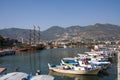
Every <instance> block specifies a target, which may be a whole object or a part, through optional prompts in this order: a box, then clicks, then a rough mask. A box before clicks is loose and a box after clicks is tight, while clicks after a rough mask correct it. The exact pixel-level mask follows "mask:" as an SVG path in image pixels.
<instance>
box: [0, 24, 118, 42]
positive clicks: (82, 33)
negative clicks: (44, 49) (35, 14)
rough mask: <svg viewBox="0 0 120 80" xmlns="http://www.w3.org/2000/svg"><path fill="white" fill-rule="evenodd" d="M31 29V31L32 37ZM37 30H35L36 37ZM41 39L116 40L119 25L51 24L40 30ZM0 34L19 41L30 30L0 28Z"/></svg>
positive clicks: (25, 36) (27, 35)
mask: <svg viewBox="0 0 120 80" xmlns="http://www.w3.org/2000/svg"><path fill="white" fill-rule="evenodd" d="M33 31H34V30H32V32H31V34H32V37H33ZM37 33H38V31H36V32H35V34H36V35H37V36H36V38H38V34H37ZM40 34H41V36H40V38H41V40H61V39H62V40H76V39H77V40H83V39H95V40H117V39H120V26H119V25H113V24H100V23H96V24H94V25H88V26H79V25H76V26H70V27H67V28H62V27H60V26H52V27H51V28H49V29H47V30H45V31H41V33H40ZM0 35H2V36H5V37H10V38H13V39H18V40H19V41H21V39H22V38H23V39H24V41H28V40H29V38H30V37H29V35H30V30H29V29H19V28H8V29H1V30H0Z"/></svg>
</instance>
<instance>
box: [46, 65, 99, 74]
mask: <svg viewBox="0 0 120 80" xmlns="http://www.w3.org/2000/svg"><path fill="white" fill-rule="evenodd" d="M48 67H49V70H52V71H55V72H59V73H66V74H82V75H97V74H98V72H99V71H100V69H99V68H94V69H88V68H87V69H86V68H85V67H76V66H73V67H71V68H70V67H68V66H65V65H52V64H49V63H48Z"/></svg>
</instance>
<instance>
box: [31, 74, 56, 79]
mask: <svg viewBox="0 0 120 80" xmlns="http://www.w3.org/2000/svg"><path fill="white" fill-rule="evenodd" d="M31 80H54V77H53V76H50V75H38V76H34V77H32V79H31Z"/></svg>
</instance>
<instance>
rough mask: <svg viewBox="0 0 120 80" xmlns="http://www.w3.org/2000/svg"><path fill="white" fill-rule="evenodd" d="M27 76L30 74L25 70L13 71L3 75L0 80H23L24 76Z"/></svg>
mask: <svg viewBox="0 0 120 80" xmlns="http://www.w3.org/2000/svg"><path fill="white" fill-rule="evenodd" d="M26 76H28V74H26V73H23V72H12V73H8V74H6V75H3V76H2V77H0V80H22V79H23V78H26Z"/></svg>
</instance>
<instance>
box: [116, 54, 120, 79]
mask: <svg viewBox="0 0 120 80" xmlns="http://www.w3.org/2000/svg"><path fill="white" fill-rule="evenodd" d="M117 62H118V64H117V71H118V72H117V74H118V75H117V80H120V52H118V61H117Z"/></svg>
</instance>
